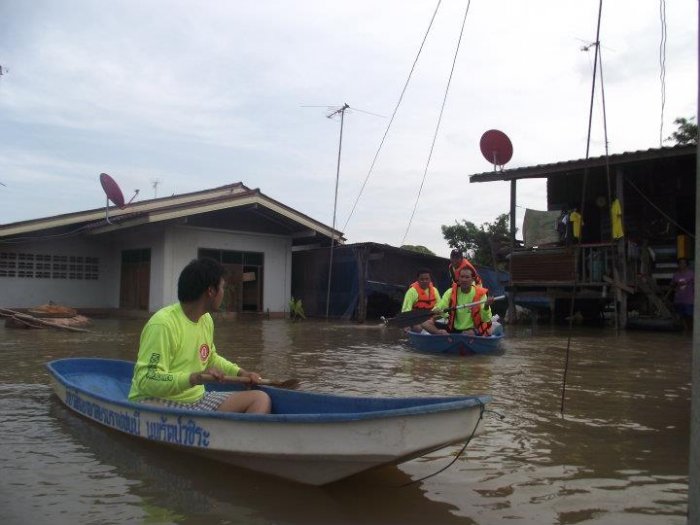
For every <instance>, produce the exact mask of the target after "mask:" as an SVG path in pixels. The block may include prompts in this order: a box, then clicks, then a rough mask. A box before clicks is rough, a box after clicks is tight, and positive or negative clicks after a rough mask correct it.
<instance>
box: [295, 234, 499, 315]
mask: <svg viewBox="0 0 700 525" xmlns="http://www.w3.org/2000/svg"><path fill="white" fill-rule="evenodd" d="M333 251H334V254H333V265H332V267H331V286H330V294H329V293H328V292H329V290H328V286H327V282H328V269H329V267H330V266H329V262H330V256H329V249H328V248H325V249H318V248H317V249H310V250H302V251H295V252H294V255H293V258H292V293H293V295H294V298H295V299H301V300H302V302H303V305H304V311H305V313H306V314H307V315H311V316H319V317H320V316H324V315H326V312H327V313H328V316H329V317H334V318H342V319H348V320H349V319H353V320H355V321H357V322H364V321H365V320H367V319H377V318H379V317H380V316H393V315H395V314H397V313H398V312H400V311H401V305H402V303H403V298H404V295H405V293H406V290H407V289H408V287H409V286H410V285H411V283H412V282H413V281H415V280H416V272H417V271H418V270H419V269H421V268H426V269H428V270H430V271H431V274H432V277H433V282H434V284H435V286H436V287H437V289H438V290H439V291H440V293H443V292H444V291H445V290H446V289H447V288H448V287H449V286H450V284H451V279H450V275H449V273H448V270H447V267H448V265H449V263H450V260H449V259H446V258H444V257H438V256H436V255H431V254H427V253H420V252H415V251H411V250H406V249H403V248H396V247H394V246H390V245H388V244H379V243H373V242H364V243H355V244H346V245H344V246H336V247H335V248H334V250H333ZM477 271H478V272H479V275H480V276H481V277H482V279H483V280H484V283H485V286H486V287H487V288H489V293H490V294H491V295H494V296H495V295H500V294H502V293H503V290H504V284H503V281H504V280H505V281H506V282H507V280H508V275H507V274H506V273H504V272H496V271H494V270H492V269H490V268H485V267H481V266H477ZM326 305H328V306H326Z"/></svg>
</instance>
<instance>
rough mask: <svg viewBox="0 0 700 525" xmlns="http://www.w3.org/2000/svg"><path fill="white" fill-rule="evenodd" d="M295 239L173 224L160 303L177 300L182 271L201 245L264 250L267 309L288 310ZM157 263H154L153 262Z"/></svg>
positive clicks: (169, 237)
mask: <svg viewBox="0 0 700 525" xmlns="http://www.w3.org/2000/svg"><path fill="white" fill-rule="evenodd" d="M291 247H292V241H291V239H290V238H289V237H283V236H278V235H264V234H258V233H256V234H252V233H245V232H231V231H227V230H214V229H207V228H194V227H189V226H180V225H179V226H170V227H169V228H168V230H167V231H166V235H165V246H164V254H165V261H164V265H163V268H164V272H163V274H164V275H163V277H164V281H165V286H164V291H163V297H162V301H161V303H160V305H155V304H154V305H151V310H155V309H158V308H160V307H161V306H164V305H167V304H171V303H174V302H176V301H177V279H178V277H179V275H180V272H181V271H182V269H183V268H184V267H185V265H186V264H187V263H189V262H190V261H191V260H192V259H195V258H196V257H197V253H198V251H199V249H200V248H208V249H215V250H234V251H245V252H262V253H263V263H264V270H263V310H269V311H270V312H284V311H286V310H287V304H288V302H289V298H290V297H291V293H292V250H291ZM152 264H153V263H152ZM151 282H153V280H151Z"/></svg>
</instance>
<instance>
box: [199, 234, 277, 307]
mask: <svg viewBox="0 0 700 525" xmlns="http://www.w3.org/2000/svg"><path fill="white" fill-rule="evenodd" d="M199 257H210V258H211V259H214V260H216V261H219V262H220V263H221V264H222V265H223V266H224V268H225V269H226V274H225V275H224V279H225V280H226V288H225V289H224V300H223V302H222V303H221V309H222V310H223V311H225V312H236V313H240V312H262V310H263V301H262V297H263V285H262V282H263V281H262V280H263V260H264V259H263V254H262V253H259V252H239V251H233V250H211V249H204V248H202V249H200V250H199Z"/></svg>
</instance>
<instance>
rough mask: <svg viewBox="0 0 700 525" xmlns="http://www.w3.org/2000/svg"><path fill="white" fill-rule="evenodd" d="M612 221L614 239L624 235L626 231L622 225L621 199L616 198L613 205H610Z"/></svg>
mask: <svg viewBox="0 0 700 525" xmlns="http://www.w3.org/2000/svg"><path fill="white" fill-rule="evenodd" d="M610 221H611V224H612V238H613V240H617V239H621V238H622V237H624V236H625V231H624V229H623V226H622V205H621V204H620V199H617V198H616V199H615V200H614V201H612V205H611V206H610Z"/></svg>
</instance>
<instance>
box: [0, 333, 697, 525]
mask: <svg viewBox="0 0 700 525" xmlns="http://www.w3.org/2000/svg"><path fill="white" fill-rule="evenodd" d="M142 325H143V321H117V320H99V321H96V323H95V325H94V326H93V332H92V333H90V334H76V333H68V332H57V331H49V330H38V331H33V330H32V331H29V330H27V331H25V330H10V329H5V328H4V327H0V422H1V424H0V470H1V472H2V474H1V476H0V509H2V510H0V516H1V520H2V522H3V523H8V524H9V523H52V524H53V523H81V524H83V523H99V524H102V523H125V522H128V521H131V522H148V523H202V524H204V523H207V524H209V523H241V524H244V523H245V524H352V523H358V524H360V523H362V524H417V523H430V524H443V523H444V524H452V523H455V524H457V523H460V524H469V523H480V524H488V523H503V522H507V523H513V524H520V523H527V524H530V523H531V524H548V523H554V524H574V523H597V524H603V523H604V524H623V523H630V524H642V525H645V524H664V525H665V524H675V523H677V524H681V523H685V514H686V505H687V483H688V478H687V467H688V466H687V463H688V459H687V458H688V436H689V418H688V416H689V409H690V362H691V344H692V341H691V338H690V337H688V336H684V335H682V334H670V335H669V334H660V333H651V332H627V333H624V332H623V333H621V334H620V335H615V334H614V332H612V331H611V330H608V331H601V330H599V329H583V328H577V329H576V332H575V334H574V336H573V339H572V354H571V361H570V370H569V378H568V387H567V392H568V396H567V398H568V400H567V404H566V414H565V417H563V418H562V417H561V416H560V414H559V404H560V395H561V381H562V366H563V362H564V359H563V357H564V349H565V347H566V337H567V331H566V329H564V328H550V327H549V326H538V327H534V328H532V327H518V328H515V327H509V329H508V332H507V335H508V341H507V342H506V351H505V352H504V353H503V354H502V355H498V356H474V357H466V358H465V357H454V358H452V357H443V356H429V355H424V354H418V353H415V352H412V351H411V350H410V349H408V347H407V346H406V343H405V340H404V338H403V336H402V334H401V332H400V331H398V330H390V329H380V328H378V327H377V326H374V325H368V326H365V327H361V326H355V325H340V324H332V323H330V324H327V323H324V322H313V321H307V322H302V323H291V322H288V321H282V320H256V319H247V320H238V321H224V320H220V321H217V347H218V348H219V351H220V352H222V353H223V354H225V355H227V356H229V357H232V358H233V360H235V361H237V362H238V363H239V364H241V365H242V366H245V367H246V368H249V369H254V370H261V371H263V372H264V373H265V375H266V376H268V377H279V378H286V377H298V378H300V379H301V380H302V387H301V388H304V389H307V390H313V391H321V392H335V393H348V394H366V395H388V396H398V395H447V394H463V393H488V394H491V395H492V396H493V398H494V401H493V403H491V405H490V408H491V409H492V410H493V411H495V412H498V413H499V414H501V415H502V416H503V419H499V418H498V417H495V416H493V415H491V416H489V417H488V418H487V421H486V432H484V433H483V434H481V435H480V436H478V437H476V438H475V439H474V440H473V441H472V443H470V445H469V447H468V449H467V451H466V453H465V455H464V456H463V457H461V458H460V459H459V460H458V461H457V462H456V463H455V464H454V465H452V467H450V468H449V469H448V470H446V471H445V472H442V473H441V474H439V475H437V476H435V477H432V478H429V479H427V480H425V481H423V482H420V483H419V484H417V485H412V486H408V487H405V488H398V487H399V485H401V484H403V483H405V482H407V481H410V480H411V479H417V478H419V477H421V476H425V475H428V474H430V473H432V472H435V471H436V470H438V469H440V468H442V466H444V465H445V464H446V463H447V462H449V461H450V460H451V459H452V457H453V455H454V454H455V453H456V452H457V451H458V450H459V448H460V447H458V446H455V447H450V448H447V449H444V450H442V451H439V452H437V453H433V454H431V455H429V456H427V457H424V458H421V459H418V460H414V461H412V462H409V463H405V464H403V465H401V466H400V467H390V468H385V469H381V470H379V471H375V472H372V473H368V474H363V475H360V476H356V477H354V478H351V479H349V480H346V481H342V482H339V483H336V484H334V485H331V486H328V487H322V488H311V487H306V486H301V485H295V484H292V483H287V482H282V481H277V480H274V479H271V478H267V477H264V476H261V475H256V474H253V473H250V472H247V471H243V470H239V469H236V468H233V467H230V466H224V465H220V464H217V463H214V462H209V461H206V460H203V459H199V458H196V457H190V456H188V455H183V454H178V453H175V452H173V451H167V450H161V449H159V448H157V447H156V446H155V445H150V444H143V443H140V442H136V441H134V440H132V439H130V438H128V437H124V436H121V435H119V434H117V433H114V432H112V431H108V430H105V429H102V428H100V427H97V426H96V425H95V424H94V423H91V422H89V421H87V420H85V419H82V418H80V417H78V416H76V415H74V414H73V413H71V412H69V411H68V410H66V409H65V408H64V407H63V406H62V405H61V404H60V402H59V401H58V400H57V399H56V398H55V397H54V396H53V395H52V393H51V391H50V389H49V386H48V376H47V374H46V372H45V370H44V363H45V362H47V361H49V360H51V359H55V358H60V357H71V356H100V357H110V358H124V359H133V358H134V357H135V354H136V346H137V342H138V336H139V332H140V329H141V327H142ZM436 431H438V430H437V429H436Z"/></svg>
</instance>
